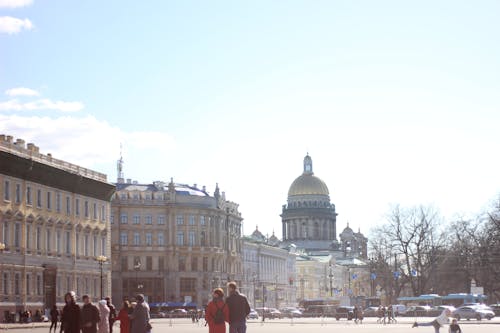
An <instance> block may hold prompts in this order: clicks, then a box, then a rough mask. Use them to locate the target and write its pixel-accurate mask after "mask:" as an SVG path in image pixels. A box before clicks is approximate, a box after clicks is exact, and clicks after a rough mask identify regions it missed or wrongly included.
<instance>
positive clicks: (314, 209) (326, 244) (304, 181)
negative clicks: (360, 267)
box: [281, 154, 368, 258]
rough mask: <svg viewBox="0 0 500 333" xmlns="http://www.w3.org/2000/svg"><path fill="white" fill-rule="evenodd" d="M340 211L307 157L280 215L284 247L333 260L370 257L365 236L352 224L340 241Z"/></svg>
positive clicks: (344, 231) (341, 235)
mask: <svg viewBox="0 0 500 333" xmlns="http://www.w3.org/2000/svg"><path fill="white" fill-rule="evenodd" d="M337 215H338V214H337V212H336V210H335V204H333V203H332V202H331V201H330V192H329V190H328V186H327V185H326V184H325V182H324V181H323V180H321V179H320V178H319V177H316V176H315V175H314V172H313V163H312V158H311V156H309V154H307V155H306V157H304V165H303V172H302V174H301V175H300V176H299V177H297V178H296V179H295V180H294V181H293V183H292V185H291V186H290V189H289V190H288V200H287V204H286V205H283V209H282V214H281V221H282V222H281V223H282V236H283V238H282V242H283V244H282V245H286V246H295V247H297V248H298V249H301V250H303V251H305V252H306V253H308V254H315V253H318V254H319V253H325V252H329V253H331V254H332V255H333V256H334V257H338V258H339V257H346V256H349V257H362V258H366V256H367V242H368V240H367V239H366V237H364V236H363V234H361V232H359V231H358V232H357V233H356V232H354V231H353V230H352V229H351V228H350V227H349V225H347V227H346V228H345V229H344V230H343V231H342V233H341V234H340V241H339V240H337Z"/></svg>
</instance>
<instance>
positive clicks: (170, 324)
mask: <svg viewBox="0 0 500 333" xmlns="http://www.w3.org/2000/svg"><path fill="white" fill-rule="evenodd" d="M414 320H415V318H400V319H398V323H396V324H387V325H383V324H379V323H377V322H376V318H365V320H364V321H363V323H362V324H356V323H354V322H352V321H346V320H340V321H336V320H335V319H334V318H323V319H322V318H301V319H294V320H291V319H274V320H266V321H265V322H264V323H262V322H261V321H258V320H250V321H249V322H248V323H247V332H248V333H304V331H305V332H308V333H312V332H318V333H321V332H325V333H326V332H328V333H331V332H332V330H335V331H340V332H345V331H349V332H353V333H356V332H360V333H361V332H363V333H392V332H394V333H395V332H398V333H433V332H434V328H433V327H419V328H411V324H412V323H413V321H414ZM431 320H432V318H418V321H419V322H429V321H431ZM151 323H152V326H153V330H152V333H162V332H166V333H168V332H172V333H173V332H175V333H177V332H179V333H208V327H206V326H204V322H203V321H200V322H198V323H194V324H193V323H192V322H191V320H190V319H184V318H182V319H153V320H152V321H151ZM459 324H460V326H461V328H462V331H463V332H464V333H472V332H473V333H493V332H495V333H498V332H500V318H494V319H493V320H491V321H488V320H485V321H479V322H478V321H475V320H471V321H460V322H459ZM49 327H50V323H31V324H0V332H1V333H3V332H5V331H8V330H12V331H13V332H14V333H24V332H26V333H28V332H29V333H42V332H43V333H48V330H49ZM57 332H58V333H59V330H58V331H57ZM119 332H120V330H119V323H116V324H115V326H114V329H113V333H119ZM226 332H227V333H228V332H229V329H227V330H226ZM441 333H448V327H443V328H442V329H441Z"/></svg>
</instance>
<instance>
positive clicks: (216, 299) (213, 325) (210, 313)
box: [205, 288, 229, 333]
mask: <svg viewBox="0 0 500 333" xmlns="http://www.w3.org/2000/svg"><path fill="white" fill-rule="evenodd" d="M218 312H219V313H220V312H222V318H220V316H219V315H218V314H217V313H218ZM205 320H206V321H207V324H208V333H226V321H227V322H229V308H228V307H227V305H226V303H225V302H224V291H223V290H222V289H221V288H217V289H215V290H214V292H213V299H212V300H211V301H210V302H209V303H208V305H207V309H206V310H205ZM221 321H222V322H221Z"/></svg>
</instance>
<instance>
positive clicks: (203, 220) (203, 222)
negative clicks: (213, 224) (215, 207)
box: [200, 215, 206, 225]
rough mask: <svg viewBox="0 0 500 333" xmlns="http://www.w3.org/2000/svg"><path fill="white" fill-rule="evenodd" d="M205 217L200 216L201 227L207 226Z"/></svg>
mask: <svg viewBox="0 0 500 333" xmlns="http://www.w3.org/2000/svg"><path fill="white" fill-rule="evenodd" d="M205 223H206V222H205V216H203V215H202V216H200V225H205Z"/></svg>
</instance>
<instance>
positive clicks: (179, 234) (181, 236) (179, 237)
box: [177, 231, 184, 246]
mask: <svg viewBox="0 0 500 333" xmlns="http://www.w3.org/2000/svg"><path fill="white" fill-rule="evenodd" d="M177 245H181V246H182V245H184V233H183V232H182V231H178V232H177Z"/></svg>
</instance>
